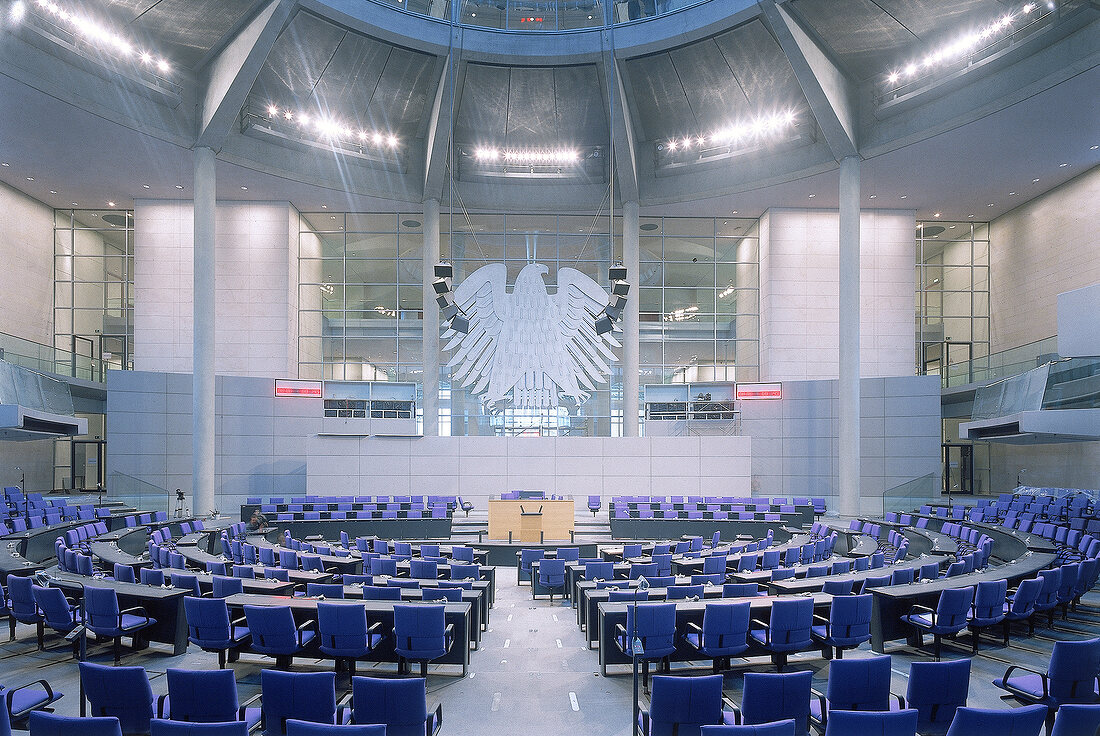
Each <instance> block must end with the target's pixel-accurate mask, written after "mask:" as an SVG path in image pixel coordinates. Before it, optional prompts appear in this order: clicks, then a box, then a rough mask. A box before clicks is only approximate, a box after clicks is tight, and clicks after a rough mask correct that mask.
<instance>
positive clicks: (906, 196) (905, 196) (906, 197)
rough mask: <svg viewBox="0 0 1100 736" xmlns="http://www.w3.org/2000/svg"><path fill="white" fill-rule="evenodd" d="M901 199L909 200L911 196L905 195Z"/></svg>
mask: <svg viewBox="0 0 1100 736" xmlns="http://www.w3.org/2000/svg"><path fill="white" fill-rule="evenodd" d="M901 198H902V199H909V195H908V194H903V195H901Z"/></svg>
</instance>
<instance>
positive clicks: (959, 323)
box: [916, 220, 989, 493]
mask: <svg viewBox="0 0 1100 736" xmlns="http://www.w3.org/2000/svg"><path fill="white" fill-rule="evenodd" d="M916 238H917V248H916V252H917V264H916V279H917V284H916V312H917V314H916V339H917V372H918V373H921V374H928V375H940V376H943V382H944V385H948V383H949V379H951V380H950V383H951V384H965V383H970V382H972V381H973V380H975V378H976V377H975V376H973V375H960V371H965V372H972V371H973V366H974V365H975V363H974V362H973V359H974V358H982V357H985V356H988V355H989V223H986V222H940V221H937V220H931V221H926V222H918V223H917V233H916ZM962 421H964V420H960V419H958V418H950V417H948V418H945V419H944V420H943V457H944V466H943V490H944V492H945V493H974V492H978V493H983V492H988V490H989V445H988V444H986V443H981V442H979V443H976V444H975V443H972V442H969V441H963V440H961V439H960V438H959V424H960V423H961V422H962Z"/></svg>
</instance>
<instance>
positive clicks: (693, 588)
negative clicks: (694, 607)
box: [665, 585, 703, 601]
mask: <svg viewBox="0 0 1100 736" xmlns="http://www.w3.org/2000/svg"><path fill="white" fill-rule="evenodd" d="M665 598H666V600H670V601H682V600H687V599H695V600H702V599H703V586H702V585H670V586H668V587H667V588H666V589H665Z"/></svg>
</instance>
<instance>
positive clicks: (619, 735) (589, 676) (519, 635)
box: [428, 567, 631, 736]
mask: <svg viewBox="0 0 1100 736" xmlns="http://www.w3.org/2000/svg"><path fill="white" fill-rule="evenodd" d="M490 622H491V626H490V631H488V632H486V634H485V637H484V639H483V640H482V645H481V649H480V650H479V651H476V652H471V658H470V671H471V673H472V674H471V676H469V677H467V678H466V679H465V680H454V681H450V678H447V677H439V676H433V677H431V678H429V680H428V688H429V700H431V699H432V694H433V693H435V697H436V698H438V699H440V700H442V701H444V702H445V703H446V705H445V706H444V712H443V718H444V723H445V724H448V726H453V727H454V730H452V729H451V728H448V727H447V726H445V729H446V730H447V732H448V733H456V734H469V735H472V734H478V733H485V734H505V733H507V734H521V735H524V736H536V735H538V734H547V735H548V736H549V735H550V734H554V735H555V736H566V735H569V734H574V735H580V734H585V735H587V734H593V735H596V734H598V735H600V736H627V735H628V734H629V733H630V718H631V713H630V710H631V709H630V697H631V681H630V678H629V677H611V678H608V677H599V676H598V675H599V662H598V656H597V653H596V651H595V650H591V651H590V650H587V649H585V643H584V635H583V634H582V633H581V631H580V629H579V628H578V627H577V622H576V612H575V611H574V610H573V609H572V608H571V607H570V606H569V604H568V603H565V604H562V603H560V602H559V601H558V600H557V599H555V601H554V605H553V606H551V605H550V602H549V601H548V600H547V599H546V598H544V597H540V598H539V600H537V601H532V600H531V588H530V587H529V586H527V585H523V586H517V585H516V571H515V569H513V568H504V567H500V568H497V598H496V606H494V608H493V612H492V613H491V614H490Z"/></svg>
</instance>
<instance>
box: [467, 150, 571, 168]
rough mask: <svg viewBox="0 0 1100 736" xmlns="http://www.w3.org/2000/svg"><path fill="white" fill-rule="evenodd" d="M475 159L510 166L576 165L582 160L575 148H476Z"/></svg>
mask: <svg viewBox="0 0 1100 736" xmlns="http://www.w3.org/2000/svg"><path fill="white" fill-rule="evenodd" d="M474 158H476V159H477V160H478V161H482V162H485V163H492V162H494V161H504V162H506V163H510V164H523V165H525V166H531V165H539V164H544V165H554V166H560V165H562V164H575V163H578V162H579V161H580V160H581V154H580V151H578V150H577V149H575V148H528V149H522V148H505V149H499V148H476V149H474Z"/></svg>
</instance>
